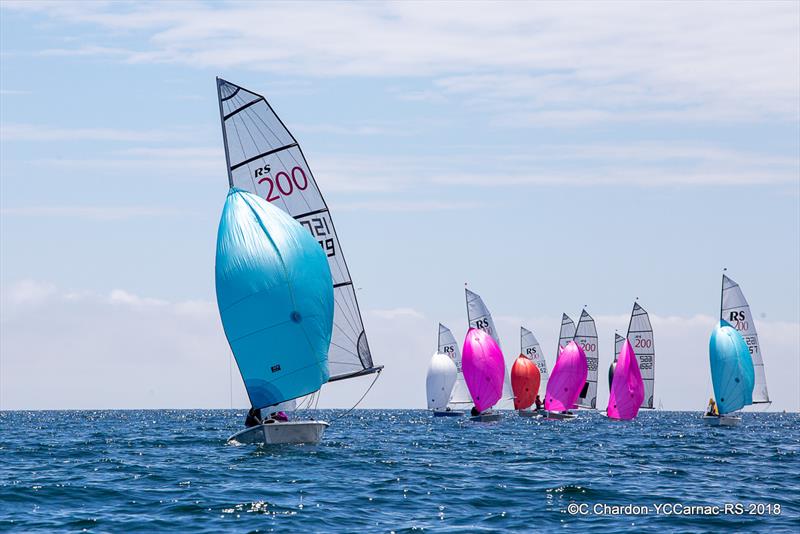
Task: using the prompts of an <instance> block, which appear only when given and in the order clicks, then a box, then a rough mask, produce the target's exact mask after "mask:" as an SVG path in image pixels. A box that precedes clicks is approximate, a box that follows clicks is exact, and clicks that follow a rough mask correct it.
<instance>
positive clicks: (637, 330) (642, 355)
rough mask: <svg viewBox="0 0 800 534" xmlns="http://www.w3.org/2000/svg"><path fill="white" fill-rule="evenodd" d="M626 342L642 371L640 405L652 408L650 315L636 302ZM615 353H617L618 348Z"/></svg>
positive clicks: (653, 359)
mask: <svg viewBox="0 0 800 534" xmlns="http://www.w3.org/2000/svg"><path fill="white" fill-rule="evenodd" d="M628 342H630V344H631V347H632V348H633V353H634V354H636V359H637V360H638V361H639V370H640V371H641V373H642V381H644V399H643V400H642V406H641V407H642V408H649V409H652V408H653V393H654V390H655V378H656V374H655V373H656V344H655V341H654V340H653V326H652V325H651V324H650V316H649V315H647V311H645V309H644V308H642V307H641V306H639V303H638V302H635V303H634V304H633V310H632V311H631V320H630V323H628ZM617 354H619V348H618V349H617Z"/></svg>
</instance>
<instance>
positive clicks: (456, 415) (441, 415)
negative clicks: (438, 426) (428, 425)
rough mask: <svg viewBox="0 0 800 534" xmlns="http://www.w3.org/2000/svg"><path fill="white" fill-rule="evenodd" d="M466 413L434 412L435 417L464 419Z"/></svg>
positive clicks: (453, 411)
mask: <svg viewBox="0 0 800 534" xmlns="http://www.w3.org/2000/svg"><path fill="white" fill-rule="evenodd" d="M464 413H465V412H461V411H458V410H449V411H448V410H434V411H433V416H434V417H463V416H464Z"/></svg>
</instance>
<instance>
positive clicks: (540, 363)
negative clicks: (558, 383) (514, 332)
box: [519, 326, 550, 396]
mask: <svg viewBox="0 0 800 534" xmlns="http://www.w3.org/2000/svg"><path fill="white" fill-rule="evenodd" d="M519 341H520V351H521V352H522V355H523V356H525V357H526V358H528V359H529V360H531V361H533V363H535V364H536V367H538V368H539V374H540V375H541V382H540V385H539V391H541V392H542V395H543V396H544V392H545V391H547V379H548V378H550V374H549V373H548V372H547V361H545V358H544V353H543V352H542V347H541V346H540V345H539V341H538V340H537V339H536V336H534V335H533V332H531V331H530V330H528V329H527V328H525V327H524V326H521V327H520V329H519Z"/></svg>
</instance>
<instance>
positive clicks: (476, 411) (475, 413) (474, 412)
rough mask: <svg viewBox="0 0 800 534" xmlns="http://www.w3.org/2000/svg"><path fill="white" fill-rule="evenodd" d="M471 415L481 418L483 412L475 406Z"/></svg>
mask: <svg viewBox="0 0 800 534" xmlns="http://www.w3.org/2000/svg"><path fill="white" fill-rule="evenodd" d="M469 413H470V415H471V416H472V417H477V416H479V415H480V414H481V412H480V410H478V407H477V406H473V407H472V410H470V411H469Z"/></svg>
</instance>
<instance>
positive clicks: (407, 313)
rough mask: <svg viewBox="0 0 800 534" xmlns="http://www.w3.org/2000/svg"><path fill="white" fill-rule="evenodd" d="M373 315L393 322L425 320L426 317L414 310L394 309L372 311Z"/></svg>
mask: <svg viewBox="0 0 800 534" xmlns="http://www.w3.org/2000/svg"><path fill="white" fill-rule="evenodd" d="M369 313H371V314H372V315H374V316H375V317H380V318H381V319H387V320H393V319H398V318H409V319H424V318H425V315H423V314H422V313H421V312H419V311H417V310H415V309H414V308H392V309H388V310H370V312H369Z"/></svg>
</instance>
